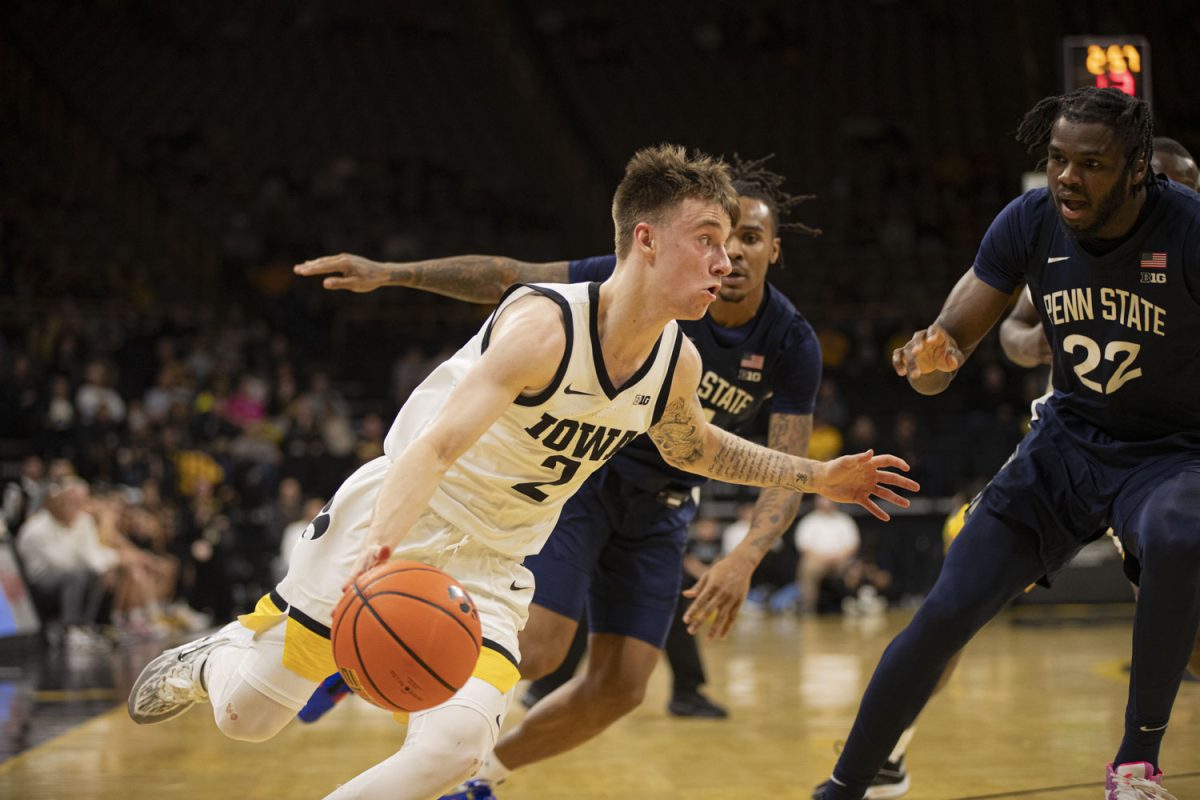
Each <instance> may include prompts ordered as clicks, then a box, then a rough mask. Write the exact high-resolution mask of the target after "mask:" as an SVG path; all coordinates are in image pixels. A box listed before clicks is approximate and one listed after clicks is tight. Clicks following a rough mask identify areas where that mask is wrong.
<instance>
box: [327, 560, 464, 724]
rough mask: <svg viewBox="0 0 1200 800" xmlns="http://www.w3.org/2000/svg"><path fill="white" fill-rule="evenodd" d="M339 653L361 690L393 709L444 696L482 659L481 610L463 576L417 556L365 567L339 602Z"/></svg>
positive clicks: (345, 672)
mask: <svg viewBox="0 0 1200 800" xmlns="http://www.w3.org/2000/svg"><path fill="white" fill-rule="evenodd" d="M331 638H332V640H333V660H334V661H335V662H336V663H337V666H338V671H339V672H341V674H342V677H343V678H345V679H346V683H347V684H349V685H350V688H351V689H353V690H354V691H355V693H356V694H358V695H359V696H360V697H362V698H364V699H365V700H367V701H369V702H371V703H374V704H375V705H377V706H379V707H380V708H385V709H387V710H388V711H421V710H423V709H426V708H433V707H434V706H436V705H438V704H439V703H444V702H445V701H446V700H449V699H450V697H451V696H452V695H453V694H454V693H455V692H457V691H458V690H459V689H460V688H462V685H463V684H465V683H466V682H467V679H468V678H470V677H471V672H472V671H474V669H475V662H476V661H478V660H479V648H480V645H481V641H482V639H481V633H480V628H479V612H477V611H476V610H475V603H474V602H473V601H472V600H471V598H470V597H469V596H468V595H467V592H466V590H465V589H463V587H462V586H460V585H459V583H458V581H456V580H454V578H451V577H450V576H449V575H447V574H446V573H444V572H442V571H441V570H439V569H436V568H434V567H431V566H429V565H427V564H421V563H419V562H416V561H393V562H391V563H389V564H383V565H381V566H378V567H375V568H374V569H370V570H368V571H366V572H364V573H363V574H362V575H360V576H359V577H358V580H356V581H354V583H353V584H352V585H351V586H350V588H349V589H347V590H346V593H345V594H344V595H342V599H341V600H340V601H339V602H338V604H337V606H336V607H335V608H334V609H333V632H332V636H331Z"/></svg>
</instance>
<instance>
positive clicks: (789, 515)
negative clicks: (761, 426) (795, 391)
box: [746, 414, 813, 553]
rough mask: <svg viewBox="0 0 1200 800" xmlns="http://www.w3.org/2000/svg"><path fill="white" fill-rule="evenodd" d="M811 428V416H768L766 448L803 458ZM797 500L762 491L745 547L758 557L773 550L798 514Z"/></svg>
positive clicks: (785, 492)
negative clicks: (755, 552) (752, 550)
mask: <svg viewBox="0 0 1200 800" xmlns="http://www.w3.org/2000/svg"><path fill="white" fill-rule="evenodd" d="M812 427H813V418H812V414H772V415H771V422H770V427H769V432H768V434H767V447H769V448H771V449H772V450H778V451H779V452H781V453H787V454H789V455H793V456H801V457H804V456H807V455H808V443H809V440H810V439H811V438H812ZM800 500H801V495H800V494H798V493H796V492H793V491H790V490H788V489H763V490H762V492H760V493H759V495H758V501H757V502H756V503H755V504H754V516H753V517H752V518H751V520H750V532H749V533H748V534H747V535H746V542H747V545H748V546H749V547H752V548H754V549H755V550H756V551H758V552H759V553H766V552H767V551H768V550H770V549H771V548H772V547H774V546H775V542H777V541H779V537H780V536H782V535H783V533H784V531H786V530H787V529H788V526H790V525H791V524H792V521H793V520H794V519H795V518H796V514H797V512H799V511H800Z"/></svg>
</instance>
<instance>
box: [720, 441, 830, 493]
mask: <svg viewBox="0 0 1200 800" xmlns="http://www.w3.org/2000/svg"><path fill="white" fill-rule="evenodd" d="M721 433H722V436H721V449H720V450H718V451H717V454H716V456H714V457H713V460H712V464H711V465H710V466H709V469H708V471H707V474H708V475H709V476H710V477H713V478H716V479H718V480H723V481H728V482H729V483H742V484H748V485H750V486H777V487H781V488H786V489H794V490H796V491H798V492H803V491H806V490H808V488H809V484H810V483H811V482H812V467H811V466H810V465H808V464H807V463H805V462H802V461H798V460H797V459H796V458H794V457H792V456H789V455H787V454H786V453H779V452H776V451H774V450H768V449H767V448H765V447H760V446H759V445H756V444H753V443H751V442H747V441H746V440H745V439H739V438H738V437H736V436H734V435H733V434H731V433H725V432H724V431H722V432H721Z"/></svg>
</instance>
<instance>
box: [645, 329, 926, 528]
mask: <svg viewBox="0 0 1200 800" xmlns="http://www.w3.org/2000/svg"><path fill="white" fill-rule="evenodd" d="M699 380H700V355H699V354H698V353H697V352H696V348H695V346H694V345H692V344H691V342H688V341H685V342H684V348H683V352H682V353H681V354H680V358H679V364H678V366H677V367H676V372H675V379H674V381H673V382H672V386H671V395H670V397H669V398H668V400H667V407H666V410H665V411H664V412H663V416H662V419H660V420H659V421H658V423H657V424H656V425H655V426H654V427H652V428H651V429H650V431H649V433H650V438H651V440H653V442H654V444H655V446H656V447H657V448H658V451H659V453H661V454H662V456H663V459H664V460H666V462H667V463H668V464H670V465H671V466H673V467H677V468H678V469H682V470H684V471H686V472H693V473H696V474H697V475H704V476H707V477H709V478H714V479H716V480H720V481H725V482H727V483H739V484H743V485H746V486H763V487H779V488H786V489H791V490H793V491H797V492H816V493H818V494H821V495H824V496H825V497H828V498H829V499H830V500H834V501H836V502H839V503H856V504H858V505H861V506H862V507H863V508H865V509H867V510H868V511H870V512H871V513H872V514H873V515H874V516H876V517H878V518H879V519H882V520H887V519H890V517H889V516H888V515H887V513H886V512H885V511H884V510H883V509H881V508H880V507H879V506H878V505H877V504H876V503H875V500H874V499H873V498H876V497H877V498H879V499H881V500H886V501H888V502H889V503H893V504H895V505H897V506H900V507H901V508H907V507H908V500H906V499H905V498H903V497H901V496H900V495H898V494H896V493H895V492H894V491H892V490H891V489H889V488H888V486H896V487H899V488H902V489H908V490H910V491H916V490H918V489H919V488H920V486H918V485H917V483H916V482H915V481H913V480H910V479H908V478H906V477H904V476H903V475H900V474H898V473H895V472H888V471H887V470H885V469H884V467H896V468H898V469H901V470H905V471H907V470H908V464H906V463H905V462H904V460H903V459H901V458H897V457H896V456H890V455H882V456H877V455H875V454H874V453H873V452H871V451H867V452H866V453H858V454H857V455H852V456H842V457H841V458H837V459H834V460H833V461H813V460H812V459H808V458H800V457H798V456H791V455H788V454H786V453H780V452H777V451H775V450H770V449H768V448H766V447H762V446H761V445H756V444H754V443H753V442H748V441H746V440H745V439H742V438H741V437H738V436H735V435H733V434H732V433H729V432H728V431H723V430H721V429H720V428H718V427H716V426H715V425H712V424H710V423H709V422H707V421H706V420H705V419H704V412H703V410H702V409H701V408H700V401H699V400H697V399H696V387H697V385H698V384H699Z"/></svg>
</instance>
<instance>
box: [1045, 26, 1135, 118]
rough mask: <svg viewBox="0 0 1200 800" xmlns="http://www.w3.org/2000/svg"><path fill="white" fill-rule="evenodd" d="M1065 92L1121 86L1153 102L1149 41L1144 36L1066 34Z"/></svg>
mask: <svg viewBox="0 0 1200 800" xmlns="http://www.w3.org/2000/svg"><path fill="white" fill-rule="evenodd" d="M1062 58H1063V91H1064V92H1070V91H1072V90H1074V89H1078V88H1080V87H1083V86H1095V87H1097V88H1100V89H1106V88H1114V89H1120V90H1121V91H1123V92H1125V93H1126V94H1131V95H1133V96H1134V97H1139V98H1141V99H1142V100H1145V101H1146V102H1147V103H1149V102H1150V43H1149V42H1147V41H1146V37H1145V36H1067V37H1064V38H1063V41H1062Z"/></svg>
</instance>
